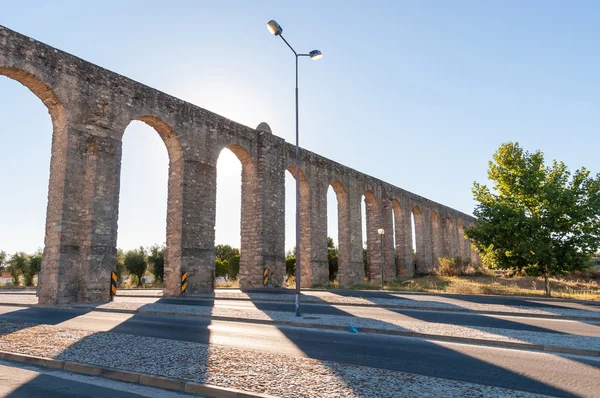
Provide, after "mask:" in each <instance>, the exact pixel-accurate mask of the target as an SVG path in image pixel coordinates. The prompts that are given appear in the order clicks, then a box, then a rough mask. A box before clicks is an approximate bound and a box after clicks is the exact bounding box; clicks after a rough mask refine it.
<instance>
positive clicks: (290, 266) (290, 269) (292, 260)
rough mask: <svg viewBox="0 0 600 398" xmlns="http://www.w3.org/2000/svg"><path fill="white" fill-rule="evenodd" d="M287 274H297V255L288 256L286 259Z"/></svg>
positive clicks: (289, 275)
mask: <svg viewBox="0 0 600 398" xmlns="http://www.w3.org/2000/svg"><path fill="white" fill-rule="evenodd" d="M285 274H286V275H287V276H288V277H291V276H295V275H296V257H295V256H294V257H288V258H286V259H285Z"/></svg>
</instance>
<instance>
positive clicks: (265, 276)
mask: <svg viewBox="0 0 600 398" xmlns="http://www.w3.org/2000/svg"><path fill="white" fill-rule="evenodd" d="M269 277H270V275H269V269H268V268H265V270H264V271H263V286H264V287H267V285H268V284H269Z"/></svg>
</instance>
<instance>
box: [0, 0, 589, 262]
mask: <svg viewBox="0 0 600 398" xmlns="http://www.w3.org/2000/svg"><path fill="white" fill-rule="evenodd" d="M0 3H1V4H0V9H1V10H2V11H1V17H2V18H1V21H0V23H1V24H3V25H5V26H7V27H9V28H11V29H14V30H16V31H19V32H21V33H24V34H26V35H29V36H32V37H34V38H36V39H38V40H40V41H43V42H45V43H48V44H50V45H52V46H55V47H58V48H60V49H62V50H65V51H67V52H70V53H72V54H75V55H77V56H79V57H81V58H83V59H86V60H88V61H91V62H93V63H96V64H98V65H100V66H103V67H105V68H108V69H110V70H112V71H115V72H118V73H121V74H123V75H126V76H128V77H131V78H133V79H135V80H137V81H140V82H142V83H145V84H147V85H150V86H152V87H155V88H157V89H159V90H162V91H165V92H167V93H169V94H172V95H174V96H176V97H179V98H182V99H184V100H187V101H189V102H191V103H194V104H196V105H199V106H201V107H204V108H206V109H209V110H211V111H214V112H217V113H219V114H221V115H223V116H226V117H228V118H231V119H233V120H235V121H237V122H240V123H243V124H245V125H248V126H251V127H255V126H257V125H258V124H259V123H260V122H262V121H266V122H268V123H269V124H270V126H271V128H272V129H273V132H274V134H276V135H279V136H281V137H283V138H285V139H286V140H287V141H288V142H293V140H294V138H293V137H294V102H293V98H294V97H293V89H294V87H293V84H294V58H293V55H292V54H291V52H290V51H289V50H288V49H287V48H286V47H285V45H284V44H283V43H282V42H281V40H279V39H278V38H275V37H273V36H271V35H269V33H268V32H267V29H266V26H265V24H266V22H267V21H268V20H269V19H272V18H273V19H276V20H277V21H279V23H280V24H281V25H282V26H283V28H284V34H285V36H286V38H287V39H288V40H289V41H290V42H291V43H292V44H293V45H294V46H295V47H296V48H297V50H299V51H302V52H305V51H310V50H312V49H315V48H318V49H320V50H321V51H322V52H323V53H324V55H325V56H324V58H323V60H321V61H318V62H313V61H310V60H308V59H303V60H302V61H304V62H302V65H301V71H300V74H301V76H300V82H301V91H300V109H301V114H300V118H301V145H302V146H303V147H305V148H307V149H310V150H312V151H315V152H317V153H319V154H322V155H324V156H326V157H328V158H331V159H334V160H336V161H339V162H341V163H343V164H346V165H348V166H351V167H353V168H356V169H358V170H360V171H362V172H365V173H367V174H370V175H373V176H375V177H378V178H381V179H383V180H385V181H388V182H390V183H393V184H395V185H397V186H399V187H402V188H405V189H407V190H409V191H412V192H415V193H418V194H420V195H423V196H425V197H428V198H430V199H433V200H436V201H439V202H441V203H444V204H446V205H449V206H451V207H454V208H456V209H459V210H461V211H464V212H466V213H471V212H472V210H473V207H474V202H473V200H472V194H471V186H472V183H473V181H475V180H476V181H480V182H482V181H485V180H486V169H487V161H488V160H489V159H490V158H491V155H492V153H493V152H494V151H495V149H496V148H497V147H498V146H499V145H500V143H502V142H505V141H515V140H518V141H519V142H520V143H521V144H522V146H524V147H525V148H527V149H529V150H536V149H540V150H542V151H544V152H545V154H546V157H547V160H549V161H550V160H551V159H554V158H557V159H560V160H563V161H565V162H566V163H567V164H568V165H569V166H570V168H571V169H575V168H579V167H581V166H586V167H587V168H589V169H591V170H592V171H593V172H599V171H600V160H599V157H598V156H597V155H596V154H597V152H598V146H599V144H600V138H599V132H600V52H599V51H598V43H599V41H600V24H599V23H598V21H600V3H599V2H597V1H577V2H571V1H549V0H545V1H527V2H523V1H501V2H500V1H498V2H482V1H453V2H442V1H418V2H415V1H413V2H408V1H373V2H369V3H367V2H364V1H341V0H340V1H323V0H321V1H302V2H285V1H282V2H273V1H268V2H267V1H264V2H259V1H253V2H248V1H235V2H234V1H219V2H217V1H215V2H209V1H170V2H158V1H157V2H151V1H122V0H121V1H102V2H82V1H52V2H46V1H44V2H43V1H33V2H30V3H28V5H27V6H24V5H22V4H19V3H18V2H14V1H10V2H9V1H2V2H0ZM50 139H51V125H50V119H49V116H48V114H47V112H46V110H45V108H44V106H43V105H42V104H41V102H40V101H39V100H38V99H37V98H36V97H34V96H33V95H32V94H31V93H30V92H28V91H27V90H26V89H25V88H23V87H22V86H20V85H19V84H17V83H15V82H13V81H10V80H9V79H7V78H4V77H0V159H1V162H0V184H2V185H1V187H2V190H1V192H2V193H1V195H0V249H4V250H6V251H8V252H14V251H16V250H26V251H31V250H34V249H35V248H37V247H41V246H42V245H43V233H44V217H45V208H46V198H47V183H48V164H49V159H50ZM123 156H124V157H123V170H122V173H123V174H122V188H121V192H122V195H121V207H120V220H119V242H118V244H119V246H121V247H123V248H126V249H127V248H132V247H134V246H137V245H140V244H142V245H149V244H151V243H154V242H157V243H160V242H163V241H164V235H165V232H164V228H165V211H166V210H165V207H166V176H167V170H166V167H167V166H166V165H167V155H166V150H165V148H164V145H163V144H162V142H161V141H160V139H159V138H158V135H157V134H156V133H154V132H153V130H152V129H150V128H149V127H146V126H144V125H142V124H141V123H133V124H132V125H131V126H130V127H129V128H128V129H127V131H126V133H125V137H124V154H123ZM239 172H240V165H239V162H237V160H236V159H235V157H234V156H233V155H232V154H231V153H225V152H224V153H223V155H222V157H221V158H220V160H219V169H218V173H219V182H220V184H219V186H218V190H219V191H218V195H219V197H218V207H217V211H218V213H217V230H216V233H217V243H231V244H234V245H238V244H239V210H238V211H232V210H231V209H232V207H235V209H236V210H237V209H239V189H240V188H239V187H240V185H239ZM292 181H293V180H292V179H291V178H290V177H288V180H287V182H288V183H291V182H292ZM287 192H289V193H293V185H292V184H288V187H287ZM290 196H291V195H290ZM289 199H290V200H289V201H288V206H287V209H288V210H289V211H287V217H286V219H287V221H288V222H287V227H286V230H287V232H288V233H287V234H286V241H287V243H286V247H287V248H289V247H291V246H292V245H293V239H294V237H293V228H294V225H293V197H290V198H289ZM331 199H332V200H330V201H329V203H330V204H331V205H332V206H333V205H335V201H334V200H333V197H332V198H331ZM329 215H330V216H331V220H330V221H331V223H333V222H335V211H334V210H333V209H332V210H331V211H330V212H329ZM329 234H330V235H332V236H335V235H336V232H335V231H332V229H331V228H330V232H329Z"/></svg>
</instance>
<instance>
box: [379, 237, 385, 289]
mask: <svg viewBox="0 0 600 398" xmlns="http://www.w3.org/2000/svg"><path fill="white" fill-rule="evenodd" d="M377 233H378V234H379V250H380V254H381V290H383V263H384V259H383V234H385V231H384V230H383V228H379V229H378V230H377Z"/></svg>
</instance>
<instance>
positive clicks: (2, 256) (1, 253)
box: [0, 250, 7, 273]
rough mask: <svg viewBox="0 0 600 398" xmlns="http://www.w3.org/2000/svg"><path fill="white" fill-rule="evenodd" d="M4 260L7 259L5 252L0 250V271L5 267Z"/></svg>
mask: <svg viewBox="0 0 600 398" xmlns="http://www.w3.org/2000/svg"><path fill="white" fill-rule="evenodd" d="M6 260H7V255H6V252H5V251H3V250H0V273H2V272H4V269H5V268H6Z"/></svg>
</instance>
